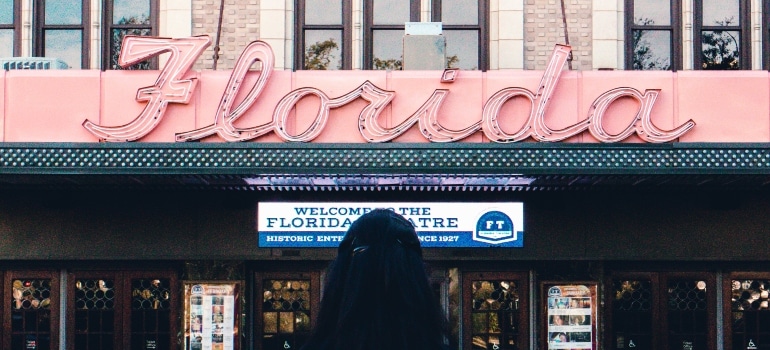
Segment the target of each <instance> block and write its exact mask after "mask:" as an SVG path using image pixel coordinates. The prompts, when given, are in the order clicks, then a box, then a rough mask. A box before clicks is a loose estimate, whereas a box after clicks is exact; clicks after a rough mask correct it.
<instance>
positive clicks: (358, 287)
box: [306, 209, 446, 350]
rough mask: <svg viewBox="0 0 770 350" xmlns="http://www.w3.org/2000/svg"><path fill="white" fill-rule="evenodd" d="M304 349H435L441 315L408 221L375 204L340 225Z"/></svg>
mask: <svg viewBox="0 0 770 350" xmlns="http://www.w3.org/2000/svg"><path fill="white" fill-rule="evenodd" d="M317 324H318V327H316V330H315V331H314V335H313V337H312V338H311V340H310V341H309V344H308V346H307V347H306V349H309V350H315V349H345V350H356V349H367V350H377V349H404V350H408V349H421V350H426V349H427V350H432V349H440V348H441V347H442V346H443V342H444V339H445V337H446V332H445V329H446V328H445V326H446V322H445V319H444V315H443V313H442V311H441V308H440V306H439V304H438V301H437V299H436V297H435V295H434V293H433V290H432V288H431V286H430V283H429V281H428V277H427V275H426V272H425V267H424V264H423V260H422V249H421V247H420V241H419V239H418V238H417V233H416V232H415V229H414V226H413V225H412V224H411V223H410V222H409V221H407V220H406V219H405V218H404V217H402V216H400V215H398V214H396V213H395V212H393V211H392V210H387V209H376V210H373V211H371V212H369V213H367V214H364V215H362V216H361V217H360V218H358V219H357V220H356V221H355V222H353V224H352V225H351V226H350V228H348V231H347V233H346V234H345V237H344V239H343V240H342V242H341V243H340V246H339V248H338V250H337V258H336V259H335V261H334V262H332V264H331V266H330V267H329V271H328V275H327V278H326V284H325V287H324V294H323V299H322V301H321V308H320V311H319V316H318V322H317Z"/></svg>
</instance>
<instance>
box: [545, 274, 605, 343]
mask: <svg viewBox="0 0 770 350" xmlns="http://www.w3.org/2000/svg"><path fill="white" fill-rule="evenodd" d="M567 286H572V287H574V286H584V287H586V288H587V290H588V291H587V292H588V296H582V297H581V298H588V299H589V300H590V305H591V307H590V311H589V313H588V314H582V313H581V314H582V315H583V316H586V315H588V316H590V317H589V318H588V319H589V322H590V331H591V342H590V343H591V346H590V349H591V350H597V349H598V348H599V347H598V339H599V336H598V330H599V327H598V325H599V322H600V319H599V308H600V307H601V305H600V304H599V302H600V300H599V283H598V282H596V281H543V282H541V283H540V295H541V299H540V310H541V311H542V315H543V317H542V319H541V321H540V327H539V328H540V334H541V337H540V339H541V342H542V344H544V346H543V349H548V350H550V349H589V348H576V347H574V346H571V345H567V346H565V347H554V348H552V347H551V345H552V343H551V342H550V341H551V333H562V332H563V333H569V330H570V328H575V329H576V330H578V331H579V332H578V333H584V331H582V330H583V329H584V328H585V326H586V325H583V326H581V325H574V326H573V325H567V326H562V327H563V328H564V330H563V331H559V332H557V331H554V332H551V330H552V328H551V326H552V325H551V317H549V316H550V313H549V306H550V305H549V303H550V299H551V297H550V295H549V291H550V290H551V288H553V287H567ZM581 309H582V308H581ZM566 310H570V309H566ZM567 312H569V311H567ZM567 315H568V316H572V315H573V314H572V313H567ZM584 320H585V318H584ZM553 326H556V325H553ZM581 331H582V332H581ZM565 336H566V334H565ZM567 344H569V342H568V343H567Z"/></svg>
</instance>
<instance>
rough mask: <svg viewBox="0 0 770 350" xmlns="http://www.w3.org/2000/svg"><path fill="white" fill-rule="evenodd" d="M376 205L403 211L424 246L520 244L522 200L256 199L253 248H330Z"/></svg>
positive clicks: (511, 245) (521, 234) (376, 206)
mask: <svg viewBox="0 0 770 350" xmlns="http://www.w3.org/2000/svg"><path fill="white" fill-rule="evenodd" d="M376 208H388V209H391V210H393V211H395V212H396V213H399V214H401V215H403V216H404V217H405V218H406V219H407V220H409V222H411V223H412V225H414V227H415V230H416V231H417V235H418V237H419V239H420V242H421V245H422V247H424V248H472V247H523V246H524V204H523V203H519V202H505V203H467V202H464V203H363V202H362V203H337V202H327V203H315V202H304V203H292V202H261V203H259V205H258V207H257V231H258V235H259V247H260V248H274V247H275V248H336V247H337V246H339V244H340V242H341V241H342V238H343V236H344V235H345V232H346V231H347V229H348V228H349V227H350V225H351V224H352V223H353V221H355V220H356V219H357V218H358V217H359V216H361V215H363V214H365V213H368V212H370V211H372V210H373V209H376Z"/></svg>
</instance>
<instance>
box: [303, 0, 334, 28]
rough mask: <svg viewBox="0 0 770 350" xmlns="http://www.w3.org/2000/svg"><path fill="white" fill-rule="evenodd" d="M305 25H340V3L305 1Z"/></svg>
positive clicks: (329, 0) (319, 0)
mask: <svg viewBox="0 0 770 350" xmlns="http://www.w3.org/2000/svg"><path fill="white" fill-rule="evenodd" d="M305 24H310V25H313V24H322V25H323V24H342V1H341V0H336V1H331V0H305Z"/></svg>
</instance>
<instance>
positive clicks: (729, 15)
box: [703, 0, 741, 26]
mask: <svg viewBox="0 0 770 350" xmlns="http://www.w3.org/2000/svg"><path fill="white" fill-rule="evenodd" d="M740 18H741V15H740V4H739V0H703V25H704V26H737V25H740V24H741V23H740V22H741V21H740Z"/></svg>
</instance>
